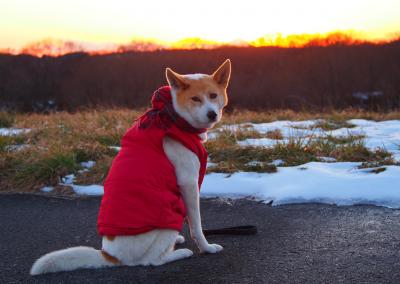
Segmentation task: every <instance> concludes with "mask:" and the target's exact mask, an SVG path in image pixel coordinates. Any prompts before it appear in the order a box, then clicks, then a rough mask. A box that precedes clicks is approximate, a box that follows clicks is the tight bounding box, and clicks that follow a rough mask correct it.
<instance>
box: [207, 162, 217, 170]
mask: <svg viewBox="0 0 400 284" xmlns="http://www.w3.org/2000/svg"><path fill="white" fill-rule="evenodd" d="M216 165H217V163H213V162H207V169H208V168H209V167H214V166H216Z"/></svg>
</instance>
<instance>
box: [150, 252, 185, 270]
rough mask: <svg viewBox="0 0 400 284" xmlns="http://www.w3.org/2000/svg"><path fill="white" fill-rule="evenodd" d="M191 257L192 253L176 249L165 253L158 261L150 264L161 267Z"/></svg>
mask: <svg viewBox="0 0 400 284" xmlns="http://www.w3.org/2000/svg"><path fill="white" fill-rule="evenodd" d="M192 255H193V252H192V251H191V250H190V249H177V250H173V251H170V252H167V253H166V254H165V255H163V256H162V257H161V258H160V259H159V260H157V261H154V262H153V263H152V264H153V265H155V266H158V265H163V264H166V263H168V262H172V261H176V260H180V259H184V258H188V257H191V256H192Z"/></svg>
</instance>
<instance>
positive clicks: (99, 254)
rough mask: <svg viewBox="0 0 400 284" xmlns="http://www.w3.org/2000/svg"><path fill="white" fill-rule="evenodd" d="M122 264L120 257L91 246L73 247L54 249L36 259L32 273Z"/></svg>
mask: <svg viewBox="0 0 400 284" xmlns="http://www.w3.org/2000/svg"><path fill="white" fill-rule="evenodd" d="M116 265H120V263H119V261H118V259H116V258H115V257H113V256H111V255H109V254H108V253H106V252H104V251H101V250H96V249H94V248H91V247H73V248H67V249H63V250H57V251H53V252H51V253H48V254H45V255H44V256H42V257H40V258H39V259H38V260H36V261H35V263H34V264H33V266H32V268H31V272H30V273H31V275H38V274H44V273H51V272H58V271H70V270H75V269H79V268H100V267H107V266H116Z"/></svg>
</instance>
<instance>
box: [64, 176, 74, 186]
mask: <svg viewBox="0 0 400 284" xmlns="http://www.w3.org/2000/svg"><path fill="white" fill-rule="evenodd" d="M61 180H62V182H63V184H64V185H72V184H73V183H74V181H75V175H74V174H70V175H66V176H65V177H63V178H62V179H61Z"/></svg>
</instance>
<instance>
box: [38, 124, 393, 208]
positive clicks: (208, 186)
mask: <svg viewBox="0 0 400 284" xmlns="http://www.w3.org/2000/svg"><path fill="white" fill-rule="evenodd" d="M317 122H319V120H308V121H300V122H291V121H276V122H271V123H260V124H251V126H252V127H253V128H254V129H255V130H256V131H259V132H260V133H267V132H268V131H274V130H276V129H279V130H280V131H281V132H282V134H283V137H284V139H283V140H284V141H285V139H288V138H289V137H302V138H304V137H307V136H309V135H312V136H314V137H315V136H319V137H323V136H324V135H332V136H336V137H339V136H347V135H349V133H351V134H352V135H364V136H365V139H364V141H365V145H366V146H367V147H368V148H370V149H375V148H377V147H381V148H384V149H386V150H387V151H390V152H392V153H393V155H394V157H395V158H397V160H398V161H400V120H392V121H382V122H375V121H369V120H363V119H353V120H350V121H349V123H351V124H354V125H356V126H355V127H354V128H340V129H336V130H333V131H323V130H322V129H303V128H307V127H311V126H313V125H315V124H316V123H317ZM246 125H249V124H246ZM226 127H228V128H230V129H231V130H233V131H234V130H236V129H239V128H240V127H241V126H239V125H230V126H226ZM298 127H300V128H298ZM216 135H218V133H217V132H214V133H213V134H212V135H211V139H212V138H214V137H215V136H216ZM213 136H214V137H213ZM209 138H210V137H209ZM270 140H272V141H274V142H271V141H270ZM245 141H247V142H245V143H244V144H243V145H257V146H263V147H269V146H271V145H273V144H272V143H276V140H274V139H269V140H266V139H265V138H261V139H247V140H245ZM281 142H282V140H281ZM246 143H247V144H246ZM112 148H113V149H115V150H116V151H118V150H119V147H112ZM320 161H321V162H310V163H307V164H304V165H299V166H296V167H279V166H280V165H281V164H282V163H283V161H281V160H275V161H274V162H273V164H275V165H276V166H278V171H277V172H276V173H272V174H271V173H253V172H238V173H234V174H229V175H228V174H222V173H211V174H208V175H207V176H206V177H205V179H204V183H203V186H202V190H201V196H202V197H223V198H243V197H252V198H256V199H258V200H261V201H265V202H268V201H270V200H273V201H274V205H279V204H287V203H304V202H323V203H330V204H337V205H352V204H373V205H381V206H387V207H393V208H400V186H399V185H400V167H399V166H383V167H380V169H385V170H383V171H382V172H379V173H374V172H372V170H373V169H371V168H369V169H358V166H359V165H360V164H361V163H355V162H336V160H335V159H333V158H330V157H320ZM254 163H256V161H254ZM93 165H94V162H91V161H89V162H87V163H83V164H82V166H83V167H85V168H86V169H88V170H90V168H91V167H92V166H93ZM212 165H213V163H211V162H209V163H208V166H212ZM74 180H75V176H74V175H68V176H65V177H64V178H63V180H62V181H63V184H65V185H69V186H71V187H72V188H73V190H74V191H75V192H76V193H77V194H82V195H103V192H104V189H103V187H102V186H101V185H75V184H74ZM42 190H43V191H46V190H45V189H44V188H43V189H42ZM49 191H50V190H49Z"/></svg>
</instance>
